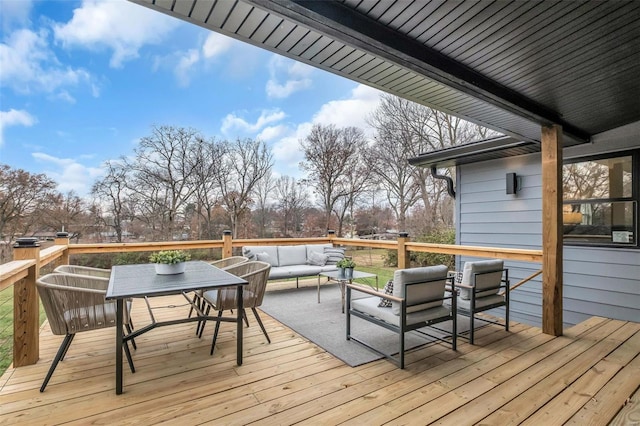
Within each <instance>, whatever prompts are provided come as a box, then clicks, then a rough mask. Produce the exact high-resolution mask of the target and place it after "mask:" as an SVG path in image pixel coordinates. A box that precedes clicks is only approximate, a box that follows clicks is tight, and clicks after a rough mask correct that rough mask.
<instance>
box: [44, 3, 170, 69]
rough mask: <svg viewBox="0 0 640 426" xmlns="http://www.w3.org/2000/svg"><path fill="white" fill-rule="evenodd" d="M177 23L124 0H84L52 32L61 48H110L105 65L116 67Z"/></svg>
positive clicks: (136, 54) (158, 40)
mask: <svg viewBox="0 0 640 426" xmlns="http://www.w3.org/2000/svg"><path fill="white" fill-rule="evenodd" d="M178 24H179V21H178V20H177V19H174V18H171V17H169V16H165V15H163V14H161V13H158V12H155V11H152V10H150V9H147V8H145V7H143V6H140V5H136V4H134V3H131V2H128V1H102V0H84V1H83V2H82V5H81V6H80V7H79V8H77V9H75V10H74V11H73V18H71V20H70V21H69V22H67V23H66V24H57V25H54V34H55V38H56V40H58V41H59V42H61V43H62V44H63V45H64V46H65V47H74V46H80V47H85V48H88V49H92V50H99V49H104V48H106V49H110V50H112V51H113V54H112V56H111V60H110V62H109V65H110V66H111V67H113V68H119V67H121V66H122V64H123V63H124V62H125V61H128V60H131V59H135V58H137V57H138V51H139V50H140V48H142V47H143V46H144V45H145V44H158V43H160V42H161V41H162V40H163V39H164V37H165V36H166V35H167V34H168V33H169V32H170V31H171V30H173V28H175V27H176V26H177V25H178Z"/></svg>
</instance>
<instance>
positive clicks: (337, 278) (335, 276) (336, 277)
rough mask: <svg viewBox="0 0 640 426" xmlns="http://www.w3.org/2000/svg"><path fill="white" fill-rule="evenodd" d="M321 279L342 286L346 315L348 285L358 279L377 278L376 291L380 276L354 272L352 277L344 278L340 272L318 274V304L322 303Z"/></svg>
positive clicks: (342, 299)
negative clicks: (345, 301) (345, 297)
mask: <svg viewBox="0 0 640 426" xmlns="http://www.w3.org/2000/svg"><path fill="white" fill-rule="evenodd" d="M320 277H326V278H327V279H328V281H332V282H336V283H338V285H339V286H340V297H341V301H342V313H343V314H344V296H345V288H346V284H351V283H352V282H353V280H356V279H358V278H375V279H376V289H378V276H377V275H376V274H370V273H369V272H361V271H353V274H352V275H351V276H350V277H348V278H347V277H345V276H342V275H341V273H340V271H327V272H320V273H319V274H318V303H320Z"/></svg>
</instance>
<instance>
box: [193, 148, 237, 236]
mask: <svg viewBox="0 0 640 426" xmlns="http://www.w3.org/2000/svg"><path fill="white" fill-rule="evenodd" d="M225 155H226V145H225V143H224V142H222V141H218V140H216V139H211V140H209V141H205V140H203V139H198V140H197V141H196V143H195V144H194V147H193V149H192V153H191V156H190V161H191V162H192V164H191V168H192V171H193V173H192V176H191V185H192V187H193V188H194V195H195V198H196V206H195V211H196V213H197V214H198V226H197V228H198V229H197V235H198V238H209V239H212V238H215V237H217V236H218V235H217V234H218V232H217V230H216V229H215V227H214V217H215V214H214V210H215V208H216V207H217V206H219V204H220V197H221V188H220V186H219V184H218V180H217V179H216V175H217V174H226V173H228V166H229V165H228V163H227V162H225V161H224V157H225ZM200 219H201V220H202V222H204V223H202V224H201V223H200Z"/></svg>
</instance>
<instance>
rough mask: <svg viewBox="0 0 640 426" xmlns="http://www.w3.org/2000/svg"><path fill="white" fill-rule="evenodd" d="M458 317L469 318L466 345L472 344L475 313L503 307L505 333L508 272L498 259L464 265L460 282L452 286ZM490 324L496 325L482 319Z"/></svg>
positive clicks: (486, 319)
mask: <svg viewBox="0 0 640 426" xmlns="http://www.w3.org/2000/svg"><path fill="white" fill-rule="evenodd" d="M456 289H457V291H458V297H457V301H458V313H460V314H462V315H466V316H468V317H469V343H471V344H473V333H474V322H475V321H474V320H475V315H476V314H477V313H478V312H482V311H487V310H489V309H494V308H497V307H500V306H504V307H505V308H504V311H505V321H504V328H505V330H507V331H509V270H508V269H505V268H504V262H503V261H502V260H500V259H491V260H480V261H475V262H465V264H464V268H463V270H462V281H461V282H460V283H457V284H456ZM482 321H486V322H489V323H492V324H499V325H503V324H501V323H500V322H498V321H493V320H490V319H488V318H482Z"/></svg>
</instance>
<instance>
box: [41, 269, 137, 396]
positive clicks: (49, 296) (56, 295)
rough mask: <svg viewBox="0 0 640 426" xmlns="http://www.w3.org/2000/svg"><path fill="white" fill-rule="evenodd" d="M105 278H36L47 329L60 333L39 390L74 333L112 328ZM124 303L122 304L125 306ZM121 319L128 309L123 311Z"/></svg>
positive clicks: (113, 321)
mask: <svg viewBox="0 0 640 426" xmlns="http://www.w3.org/2000/svg"><path fill="white" fill-rule="evenodd" d="M108 284H109V280H108V279H106V278H100V277H92V276H88V275H77V274H62V273H57V272H56V273H51V274H47V275H45V276H43V277H41V278H39V279H38V280H37V281H36V286H37V288H38V294H39V295H40V299H41V300H42V306H43V307H44V310H45V313H46V314H47V319H48V320H49V325H50V327H51V331H52V332H53V334H55V335H64V336H65V337H64V340H63V341H62V344H61V345H60V348H59V349H58V352H57V353H56V356H55V358H54V359H53V362H52V363H51V367H50V368H49V372H48V373H47V376H46V377H45V379H44V382H43V383H42V386H41V387H40V392H44V389H45V388H46V386H47V383H49V379H51V376H52V375H53V372H54V371H55V369H56V367H57V365H58V362H60V361H62V360H64V357H65V355H66V354H67V351H68V350H69V346H71V342H72V341H73V338H74V337H75V335H76V333H81V332H85V331H91V330H98V329H101V328H107V327H114V326H115V325H116V301H115V300H113V301H112V300H109V301H107V300H105V298H104V297H105V295H106V293H107V286H108ZM127 305H128V304H125V306H127ZM124 319H125V322H128V320H129V309H126V310H125V316H124ZM124 350H125V353H126V356H127V361H128V362H129V367H130V368H131V372H134V371H135V369H134V367H133V360H132V359H131V353H130V351H129V346H128V345H127V344H125V345H124Z"/></svg>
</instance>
